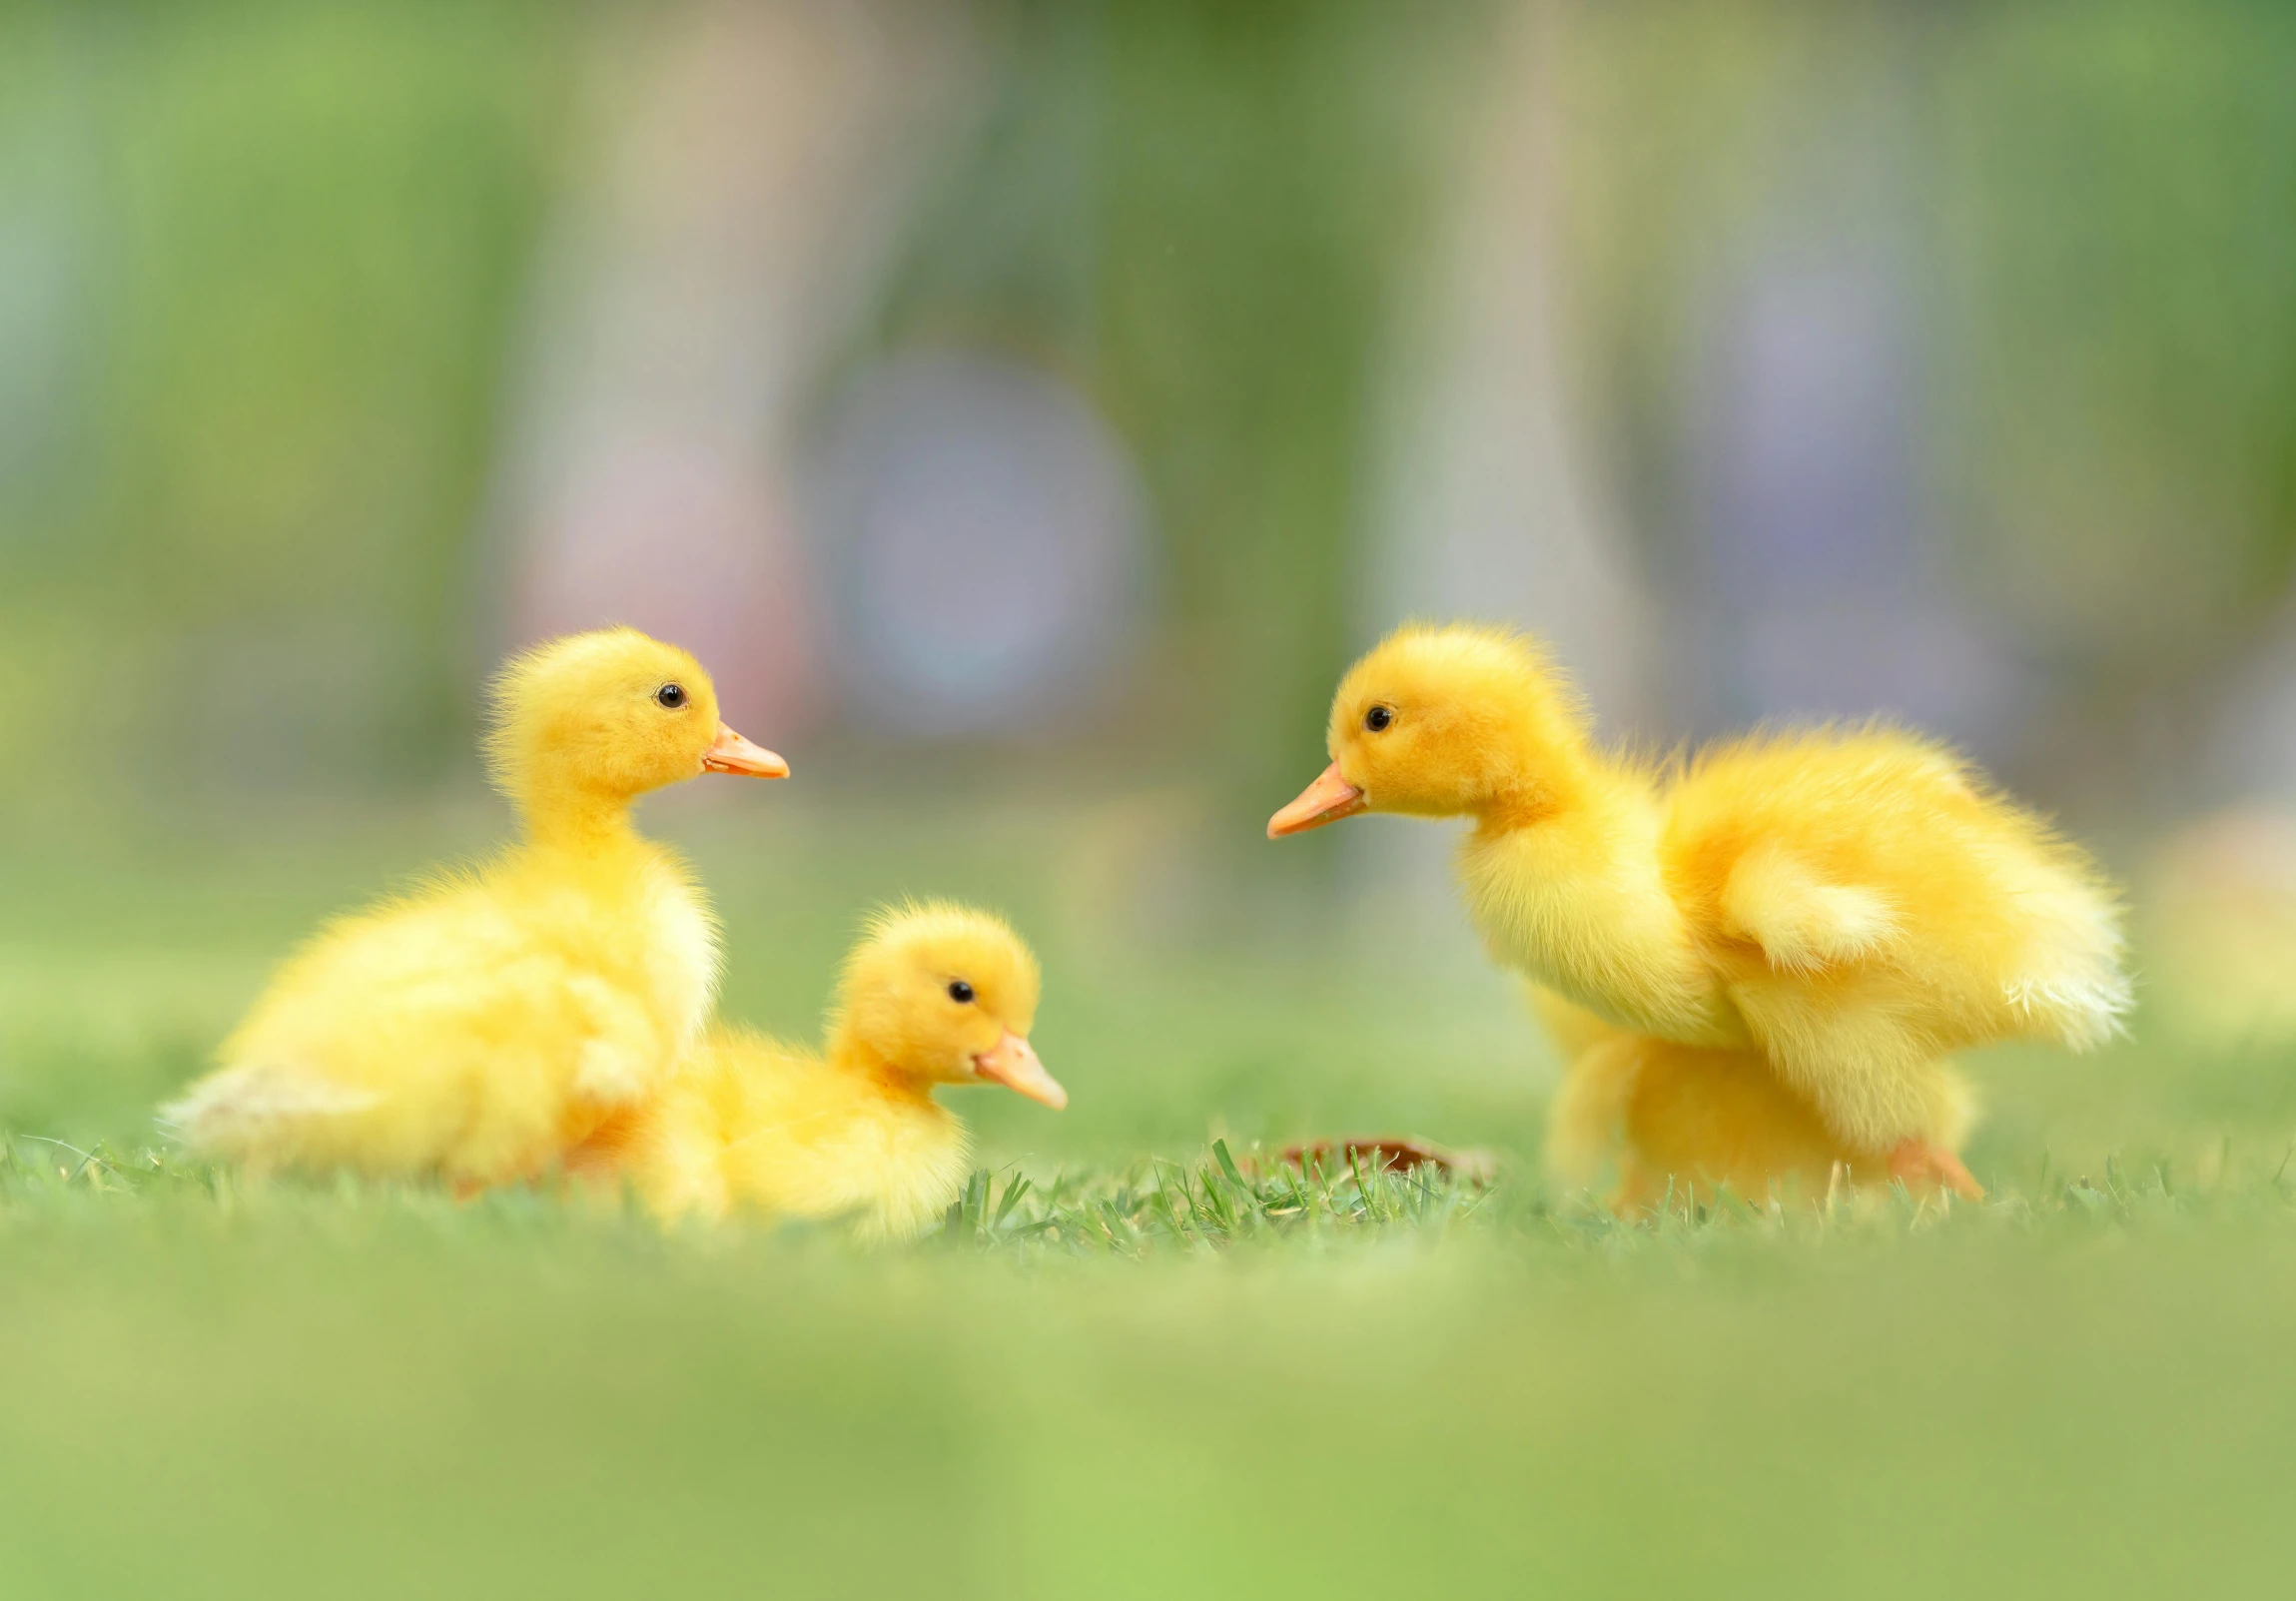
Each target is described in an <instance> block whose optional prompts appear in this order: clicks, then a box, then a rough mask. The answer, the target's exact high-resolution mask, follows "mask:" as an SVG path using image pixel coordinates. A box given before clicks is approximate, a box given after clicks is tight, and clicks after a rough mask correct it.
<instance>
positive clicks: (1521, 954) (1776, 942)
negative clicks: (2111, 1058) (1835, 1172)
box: [1268, 625, 2130, 1195]
mask: <svg viewBox="0 0 2296 1601" xmlns="http://www.w3.org/2000/svg"><path fill="white" fill-rule="evenodd" d="M1328 749H1329V753H1330V756H1331V758H1332V760H1331V765H1330V766H1329V767H1328V768H1327V769H1325V771H1324V772H1323V773H1322V775H1321V776H1320V777H1318V778H1317V779H1316V780H1315V781H1314V782H1313V783H1312V784H1310V785H1309V786H1308V787H1307V789H1306V791H1305V792H1304V793H1303V794H1301V795H1300V797H1299V798H1298V799H1297V800H1295V801H1293V802H1292V803H1291V804H1290V805H1289V806H1286V807H1284V808H1283V810H1281V811H1279V812H1277V813H1276V814H1275V816H1274V818H1273V819H1271V820H1270V822H1269V823H1268V834H1269V836H1270V837H1279V836H1282V835H1286V834H1293V833H1298V832H1300V831H1302V830H1304V829H1309V828H1314V827H1317V826H1319V825H1321V824H1324V823H1328V822H1331V821H1333V820H1335V819H1337V818H1341V817H1347V816H1350V815H1352V814H1354V813H1356V812H1362V811H1385V812H1401V813H1408V814H1413V815H1418V816H1428V817H1457V816H1463V817H1467V818H1469V819H1471V820H1472V822H1473V824H1474V827H1473V829H1472V830H1471V831H1470V832H1469V833H1468V835H1467V837H1466V839H1465V840H1464V842H1463V843H1462V845H1461V847H1460V852H1459V859H1458V871H1459V878H1460V882H1461V884H1462V886H1463V887H1464V889H1465V891H1466V897H1467V905H1468V911H1469V914H1470V916H1471V917H1472V919H1473V921H1474V923H1475V925H1476V927H1477V928H1478V929H1479V930H1480V931H1481V933H1482V935H1483V937H1484V939H1485V941H1486V942H1487V943H1488V944H1489V945H1490V947H1491V949H1492V951H1493V952H1494V953H1495V954H1496V955H1497V956H1498V957H1499V959H1500V960H1501V961H1503V962H1505V963H1507V964H1508V965H1510V966H1512V967H1514V968H1516V969H1518V970H1519V971H1521V972H1523V973H1524V974H1526V975H1527V976H1528V977H1530V978H1532V979H1533V980H1535V981H1536V982H1538V983H1539V984H1542V985H1545V986H1547V987H1548V988H1551V989H1553V990H1555V991H1558V992H1559V993H1560V994H1561V995H1562V996H1564V997H1565V998H1566V999H1568V1000H1570V1001H1572V1002H1575V1003H1577V1004H1578V1005H1580V1006H1583V1007H1586V1008H1587V1009H1589V1010H1591V1011H1592V1012H1594V1013H1595V1014H1596V1015H1597V1016H1598V1017H1600V1018H1601V1019H1603V1020H1604V1021H1606V1022H1607V1023H1609V1024H1610V1025H1612V1026H1613V1027H1615V1028H1617V1029H1621V1030H1624V1031H1626V1032H1628V1033H1630V1034H1636V1035H1642V1036H1647V1037H1648V1038H1650V1039H1652V1040H1655V1041H1660V1042H1665V1043H1667V1044H1671V1045H1675V1046H1686V1047H1694V1048H1697V1049H1700V1050H1707V1051H1733V1050H1746V1049H1752V1050H1754V1051H1757V1052H1759V1053H1760V1055H1761V1057H1762V1059H1763V1060H1764V1061H1765V1062H1767V1063H1768V1065H1769V1066H1770V1068H1771V1070H1772V1071H1773V1072H1774V1073H1775V1074H1776V1075H1777V1079H1778V1081H1779V1083H1780V1084H1781V1085H1782V1086H1783V1087H1784V1088H1785V1089H1786V1090H1787V1091H1789V1092H1791V1093H1792V1094H1793V1095H1794V1096H1798V1097H1801V1098H1803V1099H1805V1100H1806V1101H1807V1102H1808V1103H1809V1105H1810V1107H1811V1108H1812V1109H1813V1110H1814V1111H1815V1112H1816V1114H1817V1116H1818V1118H1819V1119H1820V1120H1821V1121H1822V1122H1823V1124H1824V1127H1825V1129H1826V1131H1827V1132H1828V1133H1829V1134H1830V1135H1831V1136H1832V1137H1833V1138H1835V1139H1837V1140H1839V1141H1841V1142H1843V1143H1844V1145H1846V1146H1847V1147H1848V1148H1849V1149H1851V1150H1852V1151H1853V1152H1883V1153H1887V1154H1888V1161H1889V1163H1890V1165H1891V1171H1892V1172H1893V1174H1894V1175H1896V1176H1897V1177H1899V1178H1903V1179H1906V1180H1908V1181H1910V1182H1918V1183H1925V1184H1939V1185H1943V1186H1946V1187H1949V1188H1951V1189H1954V1190H1956V1191H1959V1192H1961V1193H1963V1194H1969V1195H1975V1194H1981V1192H1980V1191H1978V1189H1977V1186H1976V1183H1975V1181H1974V1180H1972V1179H1971V1178H1970V1177H1969V1174H1968V1171H1967V1170H1966V1169H1965V1168H1963V1167H1962V1166H1961V1163H1960V1160H1959V1158H1958V1157H1957V1156H1956V1155H1954V1153H1953V1151H1952V1150H1951V1149H1950V1145H1951V1143H1952V1131H1951V1128H1950V1120H1941V1118H1940V1109H1941V1108H1946V1107H1950V1106H1955V1105H1958V1104H1959V1096H1958V1090H1957V1086H1956V1085H1955V1084H1954V1082H1953V1081H1952V1080H1951V1076H1950V1070H1949V1069H1948V1068H1947V1067H1946V1066H1945V1064H1944V1061H1943V1058H1944V1057H1945V1056H1946V1055H1947V1054H1948V1053H1951V1052H1954V1051H1958V1050H1962V1049H1965V1048H1968V1047H1972V1046H1977V1045H1982V1044H1986V1043H1988V1042H1991V1041H1996V1040H2003V1039H2011V1038H2025V1039H2047V1040H2054V1041H2058V1042H2060V1043H2062V1044H2064V1045H2066V1046H2069V1047H2071V1048H2073V1049H2075V1050H2080V1049H2085V1048H2088V1047H2092V1046H2095V1045H2099V1044H2101V1043H2102V1042H2104V1041H2105V1040H2106V1039H2108V1038H2110V1037H2111V1036H2112V1035H2113V1034H2114V1033H2115V1032H2116V1030H2117V1028H2118V1026H2119V1020H2120V1018H2121V1015H2122V1014H2123V1013H2124V1012H2125V1011H2126V1010H2127V1009H2128V1006H2129V1004H2130V995H2129V983H2128V979H2127V977H2126V976H2125V975H2124V974H2123V973H2122V971H2121V966H2120V957H2121V943H2122V942H2121V932H2120V913H2119V906H2118V903H2117V900H2116V898H2115V896H2114V894H2113V892H2112V890H2111V888H2110V887H2109V886H2108V885H2107V884H2106V882H2105V881H2104V879H2103V877H2102V876H2101V875H2100V873H2099V872H2098V870H2097V868H2096V866H2095V864H2094V863H2093V862H2091V861H2090V859H2089V858H2088V856H2087V855H2086V854H2085V853H2084V852H2082V851H2081V850H2080V849H2079V848H2078V847H2076V846H2073V845H2071V844H2068V843H2067V842H2066V841H2064V840H2062V839H2060V838H2059V837H2057V836H2056V835H2055V834H2054V833H2052V832H2051V831H2050V829H2049V828H2048V826H2047V825H2046V824H2044V823H2043V822H2042V821H2041V820H2040V819H2038V818H2037V817H2035V816H2033V815H2032V814H2031V813H2029V812H2027V811H2024V810H2022V809H2021V808H2019V807H2018V806H2016V805H2015V804H2014V803H2013V802H2011V801H2009V800H2008V799H2006V798H2005V797H2003V796H2001V795H2000V794H1998V793H1997V792H1995V791H1992V790H1990V789H1988V788H1986V787H1985V786H1984V785H1983V784H1982V783H1981V782H1980V781H1979V780H1978V779H1976V778H1975V777H1974V775H1972V774H1971V772H1970V770H1969V768H1968V767H1967V765H1966V764H1965V763H1964V762H1963V761H1962V760H1961V759H1960V758H1959V757H1958V756H1956V755H1955V754H1954V753H1952V752H1951V751H1949V750H1947V749H1945V748H1944V747H1942V746H1940V745H1937V744H1934V743H1932V742H1930V741H1928V740H1926V739H1923V738H1920V737H1919V736H1917V735H1914V734H1911V733H1906V732H1902V731H1900V730H1897V729H1893V728H1887V727H1882V726H1878V725H1877V726H1869V727H1864V728H1858V729H1850V730H1834V729H1813V730H1801V731H1790V732H1779V733H1770V734H1754V735H1748V736H1745V737H1742V738H1739V739H1736V740H1732V741H1728V742H1725V743H1723V744H1720V745H1718V746H1715V747H1712V748H1710V749H1708V750H1706V751H1704V752H1702V753H1701V754H1700V755H1699V756H1698V757H1697V758H1696V759H1694V760H1692V761H1689V762H1688V763H1684V764H1676V765H1674V766H1672V767H1669V768H1667V769H1664V770H1653V769H1651V768H1649V767H1646V766H1643V765H1640V764H1637V763H1634V762H1630V761H1627V760H1624V759H1621V758H1618V757H1614V756H1611V755H1608V754H1606V753H1604V752H1601V751H1599V750H1597V749H1596V748H1595V747H1594V744H1593V742H1592V740H1591V738H1590V736H1589V731H1588V720H1587V716H1586V713H1585V711H1584V709H1583V708H1582V707H1581V705H1580V703H1579V701H1578V698H1577V696H1576V694H1575V693H1574V692H1573V690H1572V689H1571V687H1570V686H1569V684H1568V682H1567V680H1565V679H1564V677H1563V676H1562V674H1561V673H1560V672H1559V671H1558V670H1557V669H1556V668H1555V667H1554V666H1553V665H1552V664H1550V663H1549V662H1548V661H1547V659H1546V658H1545V657H1544V656H1543V655H1542V654H1541V653H1540V651H1539V650H1538V649H1537V648H1536V647H1535V646H1533V645H1532V644H1531V643H1530V642H1529V641H1528V640H1525V639H1523V638H1521V637H1519V636H1517V635H1515V634H1512V633H1509V632H1506V631H1504V630H1499V629H1490V628H1478V627H1469V626H1450V627H1430V626H1419V625H1414V626H1409V627H1405V628H1403V629H1400V630H1398V631H1397V632H1396V633H1394V634H1393V635H1391V636H1389V637H1388V638H1387V639H1386V640H1385V641H1383V642H1382V643H1381V644H1379V645H1378V646H1377V647H1376V648H1374V649H1373V650H1372V651H1370V653H1369V654H1367V655H1366V656H1364V657H1363V659H1362V660H1361V661H1359V662H1357V663H1356V664H1355V666H1354V667H1353V668H1351V669H1350V670H1349V671H1348V673H1347V676H1346V678H1345V679H1344V680H1343V681H1342V682H1341V684H1340V686H1339V690H1338V694H1337V696H1336V697H1335V699H1334V700H1333V703H1332V709H1331V721H1330V725H1329V731H1328Z"/></svg>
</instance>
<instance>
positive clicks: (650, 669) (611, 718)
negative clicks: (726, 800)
mask: <svg viewBox="0 0 2296 1601" xmlns="http://www.w3.org/2000/svg"><path fill="white" fill-rule="evenodd" d="M486 755H487V763H488V766H489V767H490V768H491V769H492V771H493V774H494V782H495V784H496V785H497V786H498V787H499V788H500V789H501V790H502V791H503V793H505V794H507V795H509V796H510V797H511V798H512V799H513V800H516V801H519V802H520V803H521V804H523V805H525V806H527V807H529V808H532V807H533V806H534V805H536V804H537V802H542V801H546V800H551V799H555V800H560V801H565V800H577V801H584V802H590V803H605V804H622V803H626V802H628V801H630V800H633V799H635V798H636V797H637V796H639V795H642V794H644V793H645V792H646V791H648V790H652V789H660V788H661V787H662V786H663V785H665V784H675V783H678V782H679V781H681V780H683V779H688V778H692V777H694V776H695V775H696V774H699V773H705V772H715V773H739V774H744V775H746V776H748V777H752V778H786V777H788V776H789V764H788V763H786V762H784V761H783V760H782V759H781V758H780V757H779V756H776V755H775V754H774V753H773V752H772V751H769V750H765V749H762V748H760V747H759V746H756V745H753V744H751V743H750V742H749V741H748V740H746V739H744V738H742V737H741V735H739V734H737V733H735V732H734V731H733V730H732V729H730V728H728V727H726V726H725V724H724V723H722V722H720V721H719V720H718V710H717V689H716V687H715V686H714V685H713V684H711V682H710V677H709V674H708V673H706V672H704V671H703V670H702V666H701V663H700V662H698V661H696V660H694V659H693V657H691V656H689V655H687V654H686V653H685V652H684V651H682V650H680V649H678V647H677V646H675V645H666V644H663V643H662V642H661V641H660V640H658V639H651V638H648V637H647V636H646V635H644V634H642V633H639V632H638V631H637V630H636V629H635V628H601V629H599V630H597V631H596V632H593V633H581V634H568V635H565V636H564V637H562V638H558V639H551V640H547V641H545V642H544V643H542V644H539V645H536V646H535V647H534V648H533V649H532V650H529V651H527V652H526V653H525V654H523V655H521V656H519V657H517V658H516V659H514V660H513V661H511V662H510V664H509V665H508V666H507V667H505V668H504V669H503V670H502V673H501V676H500V677H499V678H497V679H496V680H495V682H494V726H493V729H492V731H491V732H490V733H489V734H488V735H487V739H486Z"/></svg>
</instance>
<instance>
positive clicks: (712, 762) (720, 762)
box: [701, 723, 789, 778]
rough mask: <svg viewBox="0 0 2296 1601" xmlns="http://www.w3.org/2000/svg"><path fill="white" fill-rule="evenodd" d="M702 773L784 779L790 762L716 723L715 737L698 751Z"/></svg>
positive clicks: (787, 773) (787, 774)
mask: <svg viewBox="0 0 2296 1601" xmlns="http://www.w3.org/2000/svg"><path fill="white" fill-rule="evenodd" d="M701 770H702V771H703V772H705V773H739V774H740V775H741V776H742V777H744V778H787V777H788V776H789V763H787V762H785V761H783V760H782V759H781V758H780V757H779V756H776V755H775V754H774V753H773V752H772V751H770V750H767V749H766V748H765V747H764V746H763V745H752V744H751V743H750V742H749V741H748V740H746V739H744V738H742V737H741V735H739V734H737V733H735V732H734V731H733V730H732V729H730V728H728V727H726V725H725V724H723V723H719V724H718V725H717V739H716V740H715V742H713V743H712V744H711V745H710V748H709V749H707V750H705V751H703V752H702V753H701Z"/></svg>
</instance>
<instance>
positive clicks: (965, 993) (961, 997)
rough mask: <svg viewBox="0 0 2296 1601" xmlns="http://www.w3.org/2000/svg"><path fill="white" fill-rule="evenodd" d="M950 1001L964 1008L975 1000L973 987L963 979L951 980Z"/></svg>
mask: <svg viewBox="0 0 2296 1601" xmlns="http://www.w3.org/2000/svg"><path fill="white" fill-rule="evenodd" d="M949 999H950V1000H952V1001H955V1002H956V1003H957V1004H958V1005H959V1006H963V1005H964V1004H965V1003H967V1002H968V1001H971V1000H972V999H973V986H971V985H970V984H967V983H966V982H965V981H964V980H963V979H951V980H950V981H949Z"/></svg>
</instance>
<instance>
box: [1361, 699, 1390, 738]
mask: <svg viewBox="0 0 2296 1601" xmlns="http://www.w3.org/2000/svg"><path fill="white" fill-rule="evenodd" d="M1394 720H1395V714H1394V713H1393V712H1391V711H1389V710H1388V709H1387V708H1386V707H1384V706H1374V707H1372V708H1371V709H1370V710H1369V711H1367V712H1365V713H1364V714H1363V726H1364V727H1366V728H1368V729H1370V730H1371V732H1373V733H1374V734H1379V733H1385V732H1386V730H1387V725H1388V724H1389V723H1391V722H1393V721H1394Z"/></svg>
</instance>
